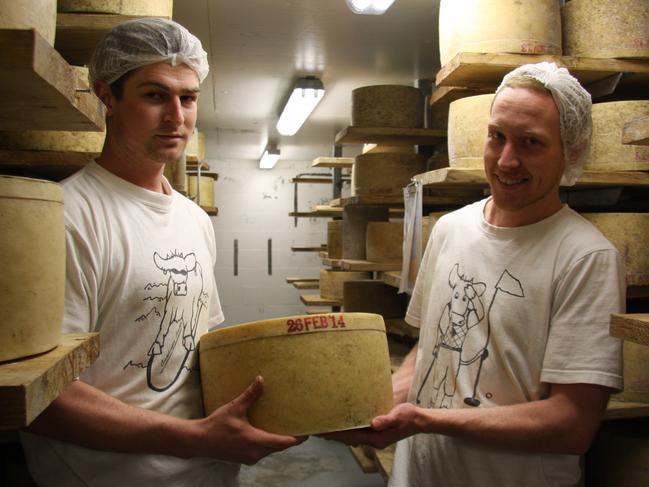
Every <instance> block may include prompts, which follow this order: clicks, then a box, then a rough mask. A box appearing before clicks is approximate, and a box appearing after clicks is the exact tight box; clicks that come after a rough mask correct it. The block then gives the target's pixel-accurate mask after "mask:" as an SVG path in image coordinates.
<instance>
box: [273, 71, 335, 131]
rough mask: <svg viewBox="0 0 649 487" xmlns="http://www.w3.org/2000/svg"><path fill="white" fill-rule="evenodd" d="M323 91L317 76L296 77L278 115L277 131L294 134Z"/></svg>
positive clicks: (322, 94)
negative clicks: (289, 94)
mask: <svg viewBox="0 0 649 487" xmlns="http://www.w3.org/2000/svg"><path fill="white" fill-rule="evenodd" d="M324 93H325V90H324V86H323V85H322V81H320V80H319V79H318V78H315V77H313V76H308V77H306V78H300V79H298V80H297V82H296V83H295V86H294V87H293V91H292V92H291V96H289V98H288V101H287V102H286V105H284V109H283V110H282V114H281V115H280V116H279V120H278V121H277V131H278V132H279V133H280V134H282V135H294V134H295V133H296V132H297V131H298V130H300V127H301V126H302V124H303V123H304V122H305V120H306V119H307V118H308V117H309V115H310V114H311V112H312V111H313V110H314V108H315V107H316V106H317V105H318V103H320V100H322V97H323V96H324Z"/></svg>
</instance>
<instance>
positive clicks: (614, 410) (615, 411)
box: [604, 399, 649, 419]
mask: <svg viewBox="0 0 649 487" xmlns="http://www.w3.org/2000/svg"><path fill="white" fill-rule="evenodd" d="M647 417H649V404H644V403H641V402H622V401H615V400H613V399H611V400H610V401H609V402H608V406H607V407H606V412H605V413H604V419H631V418H647Z"/></svg>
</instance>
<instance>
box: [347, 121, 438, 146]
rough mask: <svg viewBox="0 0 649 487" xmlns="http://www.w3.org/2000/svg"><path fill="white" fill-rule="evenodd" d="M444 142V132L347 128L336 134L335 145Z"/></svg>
mask: <svg viewBox="0 0 649 487" xmlns="http://www.w3.org/2000/svg"><path fill="white" fill-rule="evenodd" d="M445 140H446V130H436V129H424V128H393V127H369V128H368V127H352V126H350V127H347V128H345V129H343V130H341V131H340V132H338V134H336V139H335V143H336V145H345V144H378V145H390V146H402V145H406V146H407V145H435V144H438V143H440V142H443V141H445Z"/></svg>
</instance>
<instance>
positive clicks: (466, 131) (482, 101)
mask: <svg viewBox="0 0 649 487" xmlns="http://www.w3.org/2000/svg"><path fill="white" fill-rule="evenodd" d="M493 99H494V95H493V94H489V95H478V96H468V97H466V98H460V99H459V100H455V101H454V102H452V103H451V104H450V106H449V111H448V158H449V166H450V167H457V168H466V169H484V157H483V155H484V146H485V142H486V141H487V126H488V125H489V112H490V108H491V103H492V101H493Z"/></svg>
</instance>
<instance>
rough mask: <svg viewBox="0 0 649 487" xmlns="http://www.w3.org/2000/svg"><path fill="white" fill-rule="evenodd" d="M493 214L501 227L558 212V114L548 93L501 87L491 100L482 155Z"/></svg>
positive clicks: (560, 150)
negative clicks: (493, 99)
mask: <svg viewBox="0 0 649 487" xmlns="http://www.w3.org/2000/svg"><path fill="white" fill-rule="evenodd" d="M484 164H485V172H486V175H487V180H488V181H489V185H490V187H491V194H492V201H493V205H492V211H493V215H494V216H495V217H496V218H495V219H489V221H491V222H492V223H494V224H497V225H500V226H520V225H527V224H530V223H534V222H537V221H540V220H542V219H544V218H547V217H548V216H550V215H552V214H553V213H555V212H556V211H558V210H559V209H560V208H561V200H560V198H559V191H558V188H559V182H560V181H561V175H562V174H563V170H564V167H565V161H564V155H563V146H562V144H561V133H560V128H559V111H558V110H557V107H556V105H555V104H554V100H553V98H552V96H551V95H550V94H549V93H547V94H546V93H539V92H537V91H533V90H531V89H528V88H509V87H508V88H505V89H503V91H501V92H500V93H499V94H498V96H497V97H496V99H495V101H494V103H493V106H492V109H491V118H490V120H489V128H488V136H487V143H486V144H485V151H484Z"/></svg>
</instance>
